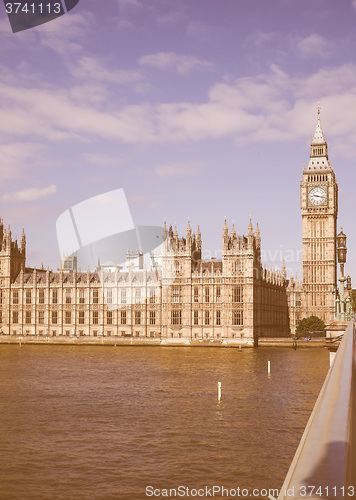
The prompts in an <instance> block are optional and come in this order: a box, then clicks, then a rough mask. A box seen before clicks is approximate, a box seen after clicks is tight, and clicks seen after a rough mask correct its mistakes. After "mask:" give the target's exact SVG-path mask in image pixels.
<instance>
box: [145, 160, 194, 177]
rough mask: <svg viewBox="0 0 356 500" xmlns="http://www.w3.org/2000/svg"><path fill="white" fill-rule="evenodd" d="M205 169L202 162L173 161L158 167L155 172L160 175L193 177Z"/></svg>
mask: <svg viewBox="0 0 356 500" xmlns="http://www.w3.org/2000/svg"><path fill="white" fill-rule="evenodd" d="M203 170H204V166H203V165H202V163H201V162H186V163H184V162H172V163H165V164H164V165H160V166H158V167H156V168H155V170H154V173H155V174H156V175H158V176H159V177H193V176H195V175H199V174H200V173H201V172H202V171H203Z"/></svg>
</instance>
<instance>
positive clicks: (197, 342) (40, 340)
mask: <svg viewBox="0 0 356 500" xmlns="http://www.w3.org/2000/svg"><path fill="white" fill-rule="evenodd" d="M0 344H18V345H21V346H22V345H76V346H81V345H82V346H88V345H93V346H94V345H101V346H103V345H106V346H114V347H115V346H157V347H225V348H226V347H230V348H251V347H254V344H253V341H252V340H251V339H248V340H244V339H236V340H235V339H211V340H208V339H206V340H201V339H159V338H155V339H152V338H135V337H129V338H127V337H126V338H122V337H117V338H114V337H74V336H71V337H67V336H58V337H49V336H35V335H26V336H19V335H0ZM296 344H297V347H325V346H327V345H329V343H327V342H326V340H325V339H310V340H307V339H298V340H297V343H296ZM258 345H259V347H293V339H292V338H278V337H276V338H259V339H258ZM294 345H295V344H294Z"/></svg>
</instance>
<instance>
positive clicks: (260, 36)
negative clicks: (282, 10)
mask: <svg viewBox="0 0 356 500" xmlns="http://www.w3.org/2000/svg"><path fill="white" fill-rule="evenodd" d="M275 36H276V34H275V33H273V32H264V31H257V32H255V33H254V34H253V35H252V36H250V37H248V40H250V41H251V42H252V43H253V44H254V45H255V46H256V47H257V48H260V47H263V46H264V45H265V44H266V43H267V42H270V41H271V40H273V39H274V38H275Z"/></svg>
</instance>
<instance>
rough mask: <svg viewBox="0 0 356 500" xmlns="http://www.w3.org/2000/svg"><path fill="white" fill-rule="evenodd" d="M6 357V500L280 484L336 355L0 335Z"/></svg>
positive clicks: (1, 478) (1, 367) (2, 370)
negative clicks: (33, 342) (13, 339)
mask: <svg viewBox="0 0 356 500" xmlns="http://www.w3.org/2000/svg"><path fill="white" fill-rule="evenodd" d="M0 358H1V363H0V396H1V397H0V401H1V414H0V419H1V421H0V429H1V438H0V449H1V455H0V488H1V492H0V498H1V499H2V500H12V499H14V500H15V499H16V500H19V499H21V500H27V499H28V500H42V499H46V500H47V499H48V500H52V499H76V500H82V499H83V500H84V499H85V500H87V499H88V500H89V499H90V500H96V499H100V500H101V499H102V500H104V499H105V500H111V499H113V500H114V499H118V500H126V499H127V500H141V499H142V500H143V499H146V498H165V497H164V496H160V497H158V496H153V495H151V496H148V495H149V494H150V492H153V489H155V490H157V491H156V493H157V492H158V490H160V492H161V493H162V490H165V489H169V488H176V489H177V488H178V487H179V486H181V487H184V488H190V489H193V492H194V489H196V490H198V489H202V488H209V487H212V486H214V485H215V486H216V485H218V486H220V487H222V486H223V487H225V488H226V489H236V488H238V487H239V488H241V489H242V488H244V489H246V490H248V491H249V492H251V491H252V489H262V488H263V489H277V488H280V487H281V486H282V483H283V479H284V476H285V474H286V473H287V470H288V468H289V465H290V462H291V460H292V458H293V455H294V452H295V450H296V447H297V445H298V442H299V440H300V437H301V434H302V432H303V430H304V427H305V425H306V423H307V420H308V417H309V415H310V412H311V410H312V408H313V405H314V403H315V400H316V398H317V395H318V393H319V391H320V388H321V386H322V383H323V381H324V379H325V375H326V373H327V370H328V365H329V353H328V351H327V350H326V349H324V348H314V349H312V348H310V349H297V350H296V351H294V350H293V349H290V348H258V349H243V350H242V351H239V350H238V349H232V348H230V349H229V348H226V349H222V348H209V347H201V348H194V347H163V348H162V347H161V348H159V347H100V346H89V347H84V346H27V345H26V346H22V347H20V346H17V345H1V346H0ZM268 360H270V362H271V374H270V375H268V374H267V361H268ZM218 381H221V383H222V400H221V402H218V398H217V382H218ZM181 491H182V490H181ZM185 491H187V490H185ZM163 493H164V491H163ZM166 498H167V497H166ZM173 498H174V497H173ZM185 498H193V496H189V497H188V495H187V494H186V495H185ZM200 498H205V496H204V497H201V496H200ZM214 498H222V497H221V496H220V495H215V497H214ZM223 498H234V497H232V496H231V497H230V496H226V495H225V496H224V497H223ZM236 498H237V497H236Z"/></svg>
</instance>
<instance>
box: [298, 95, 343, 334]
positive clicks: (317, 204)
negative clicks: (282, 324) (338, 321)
mask: <svg viewBox="0 0 356 500" xmlns="http://www.w3.org/2000/svg"><path fill="white" fill-rule="evenodd" d="M300 198H301V211H302V221H303V294H302V304H301V305H302V317H308V316H311V315H315V316H318V317H319V318H321V319H322V320H323V321H324V322H325V323H326V324H328V323H330V322H331V321H333V320H334V315H335V299H336V292H337V281H336V223H337V212H338V186H337V182H336V178H335V173H334V171H333V169H332V167H331V165H330V163H329V158H328V147H327V143H326V140H325V137H324V134H323V131H322V128H321V123H320V106H319V103H318V122H317V126H316V130H315V134H314V137H313V139H312V141H311V145H310V159H309V163H308V165H307V166H306V167H305V168H304V170H303V178H302V181H301V196H300Z"/></svg>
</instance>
